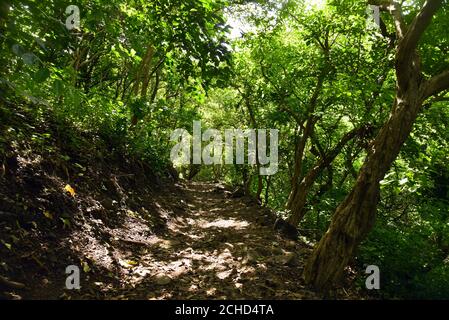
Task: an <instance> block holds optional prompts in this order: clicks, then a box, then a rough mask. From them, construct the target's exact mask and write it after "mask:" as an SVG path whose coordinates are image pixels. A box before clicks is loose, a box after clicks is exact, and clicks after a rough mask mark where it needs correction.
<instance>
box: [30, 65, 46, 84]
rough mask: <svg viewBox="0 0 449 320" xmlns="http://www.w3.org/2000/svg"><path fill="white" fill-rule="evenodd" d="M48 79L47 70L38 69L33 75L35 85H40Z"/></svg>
mask: <svg viewBox="0 0 449 320" xmlns="http://www.w3.org/2000/svg"><path fill="white" fill-rule="evenodd" d="M48 77H50V71H49V70H48V69H47V68H42V69H39V70H38V71H37V72H36V73H35V74H34V77H33V78H34V80H35V81H36V82H37V83H42V82H44V81H45V80H47V79H48Z"/></svg>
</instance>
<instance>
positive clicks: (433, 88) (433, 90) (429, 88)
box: [424, 69, 449, 99]
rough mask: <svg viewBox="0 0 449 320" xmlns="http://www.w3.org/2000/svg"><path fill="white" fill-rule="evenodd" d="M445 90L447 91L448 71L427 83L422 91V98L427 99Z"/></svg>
mask: <svg viewBox="0 0 449 320" xmlns="http://www.w3.org/2000/svg"><path fill="white" fill-rule="evenodd" d="M447 89H449V69H447V70H445V71H443V72H442V73H440V74H439V75H436V76H434V77H432V78H430V79H429V80H428V81H427V83H426V85H425V90H424V97H425V98H426V99H427V98H429V97H431V96H435V95H437V94H439V93H441V92H443V91H444V90H447Z"/></svg>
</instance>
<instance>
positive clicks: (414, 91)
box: [303, 0, 449, 289]
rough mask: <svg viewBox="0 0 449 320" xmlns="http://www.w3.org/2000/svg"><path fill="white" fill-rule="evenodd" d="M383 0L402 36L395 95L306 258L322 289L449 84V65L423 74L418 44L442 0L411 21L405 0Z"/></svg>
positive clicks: (339, 270)
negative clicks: (425, 110)
mask: <svg viewBox="0 0 449 320" xmlns="http://www.w3.org/2000/svg"><path fill="white" fill-rule="evenodd" d="M384 2H385V3H384ZM384 2H383V3H382V4H381V6H382V9H383V10H386V11H390V12H391V13H392V16H393V19H394V20H395V27H396V34H397V36H398V39H399V44H398V47H397V52H396V76H397V89H396V99H395V103H394V105H393V109H392V112H391V115H390V118H389V119H388V121H387V122H386V123H385V124H384V126H383V127H382V129H381V131H380V132H379V134H378V136H377V137H376V139H375V140H374V141H373V143H372V145H371V146H370V149H369V151H368V155H367V157H366V159H365V163H364V165H363V167H362V169H361V170H360V173H359V176H358V179H357V181H356V184H355V186H354V188H353V189H352V191H351V193H350V194H349V195H348V196H347V197H346V199H345V200H344V201H343V202H342V203H341V204H340V206H339V207H338V208H337V210H336V212H335V213H334V216H333V219H332V221H331V224H330V227H329V229H328V231H327V232H326V234H325V235H324V236H323V238H322V239H321V240H320V242H319V243H318V245H317V246H316V248H315V250H314V251H313V253H312V256H311V257H310V258H309V260H308V261H307V263H306V266H305V269H304V273H303V276H304V279H305V281H306V282H307V283H309V284H311V285H313V286H314V287H315V288H317V289H327V288H329V287H331V286H332V285H333V284H335V283H336V282H337V281H338V280H339V279H340V278H341V276H342V274H343V271H344V268H345V267H346V266H347V264H348V262H349V260H350V259H351V257H352V256H353V254H354V252H355V250H356V249H357V247H358V245H359V244H360V242H361V241H362V240H363V239H364V238H365V237H366V235H367V234H368V233H369V231H370V230H371V229H372V227H373V226H374V222H375V217H376V207H377V204H378V202H379V198H380V185H379V184H380V181H381V180H382V179H383V178H384V176H385V174H386V172H387V171H388V170H389V168H390V166H391V164H392V163H393V161H394V160H395V159H396V157H397V156H398V154H399V151H400V149H401V147H402V145H403V144H404V142H405V141H406V139H407V138H408V136H409V134H410V132H411V130H412V127H413V124H414V122H415V120H416V118H417V116H418V114H419V111H420V109H421V107H422V104H423V102H424V101H425V100H426V99H427V98H428V97H430V96H432V95H435V94H438V93H440V92H442V91H443V90H446V89H448V88H449V70H446V71H445V72H443V73H441V74H440V75H437V76H434V77H433V78H431V79H429V80H427V81H426V80H425V79H424V77H423V76H422V73H421V61H420V59H419V56H418V53H417V49H416V48H417V45H418V42H419V40H420V38H421V37H422V35H423V33H424V31H425V30H426V29H427V27H428V26H429V25H430V23H431V20H432V17H433V15H434V14H435V12H436V11H437V10H438V9H439V8H440V7H441V5H442V2H443V1H442V0H428V1H426V2H425V3H424V5H423V7H422V9H421V11H420V13H419V14H418V15H417V16H416V17H415V19H414V20H413V21H412V23H411V24H410V25H409V26H408V27H407V26H406V24H405V20H404V19H403V16H402V10H401V5H400V4H399V3H397V2H394V1H392V2H388V1H384ZM374 4H376V3H374ZM377 4H378V3H377Z"/></svg>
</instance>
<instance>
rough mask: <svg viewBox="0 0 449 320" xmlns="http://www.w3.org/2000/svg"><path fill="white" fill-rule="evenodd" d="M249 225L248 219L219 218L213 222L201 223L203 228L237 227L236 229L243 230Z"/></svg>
mask: <svg viewBox="0 0 449 320" xmlns="http://www.w3.org/2000/svg"><path fill="white" fill-rule="evenodd" d="M248 226H249V223H248V222H247V221H242V220H236V219H233V218H231V219H217V220H215V221H213V222H207V223H204V224H202V225H200V227H201V228H204V229H208V228H223V229H229V228H232V229H235V230H243V229H245V228H246V227H248Z"/></svg>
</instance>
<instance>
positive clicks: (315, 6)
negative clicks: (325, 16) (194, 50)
mask: <svg viewBox="0 0 449 320" xmlns="http://www.w3.org/2000/svg"><path fill="white" fill-rule="evenodd" d="M304 3H305V4H306V10H322V9H324V7H325V6H326V0H304ZM259 10H260V8H258V7H257V6H254V5H247V7H246V10H245V11H247V12H248V11H253V12H257V11H259ZM226 19H227V24H228V25H229V26H230V27H231V31H230V37H231V39H238V38H241V37H242V35H244V34H245V33H248V32H251V31H255V30H256V28H255V27H254V26H253V25H251V24H250V23H249V22H248V21H247V20H246V19H245V17H244V16H243V15H241V14H235V13H231V12H228V13H227V14H226Z"/></svg>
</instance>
